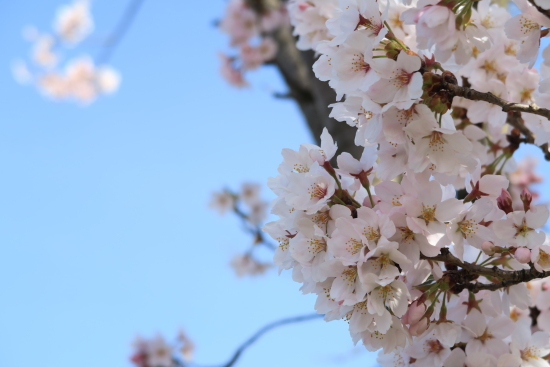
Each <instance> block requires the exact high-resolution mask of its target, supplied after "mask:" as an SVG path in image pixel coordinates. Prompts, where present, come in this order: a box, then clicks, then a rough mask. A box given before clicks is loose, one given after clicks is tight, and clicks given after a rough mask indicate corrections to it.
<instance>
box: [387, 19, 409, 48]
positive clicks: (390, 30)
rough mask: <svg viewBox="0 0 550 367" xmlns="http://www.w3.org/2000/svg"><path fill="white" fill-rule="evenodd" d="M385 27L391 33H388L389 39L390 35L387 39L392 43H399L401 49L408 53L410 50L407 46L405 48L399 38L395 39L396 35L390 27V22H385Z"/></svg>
mask: <svg viewBox="0 0 550 367" xmlns="http://www.w3.org/2000/svg"><path fill="white" fill-rule="evenodd" d="M384 25H385V26H386V28H388V31H389V32H388V34H389V37H388V34H386V37H387V38H388V39H391V40H392V41H395V42H397V44H398V45H399V46H401V48H403V50H405V51H407V50H408V49H409V48H408V47H407V46H405V45H404V44H403V43H401V41H400V40H398V39H397V37H395V35H394V33H393V31H392V29H391V27H390V25H389V24H388V22H386V21H384Z"/></svg>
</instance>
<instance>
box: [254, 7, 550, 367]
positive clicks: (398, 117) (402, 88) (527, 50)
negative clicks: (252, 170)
mask: <svg viewBox="0 0 550 367" xmlns="http://www.w3.org/2000/svg"><path fill="white" fill-rule="evenodd" d="M541 2H544V1H538V2H536V3H537V4H538V3H541ZM515 3H516V4H517V6H518V8H519V9H520V10H521V14H519V15H516V16H513V17H512V16H511V15H510V13H509V12H508V11H507V9H506V8H502V7H500V6H498V5H496V4H491V2H490V0H480V1H474V0H443V1H440V0H418V1H416V0H378V1H376V0H326V1H307V2H304V1H291V2H290V4H289V11H290V16H291V19H292V22H293V25H294V26H295V29H294V30H295V34H296V35H298V36H299V41H298V42H299V47H301V48H302V49H304V48H308V47H310V48H314V50H315V51H316V52H317V53H318V54H319V55H320V57H319V59H318V61H317V62H316V63H315V65H314V71H315V73H316V75H317V77H318V78H319V79H321V80H325V81H328V82H329V84H330V86H331V87H332V88H334V89H335V91H336V93H337V96H338V99H339V100H341V99H344V100H343V101H341V102H337V103H335V104H333V105H332V114H331V116H332V117H334V118H335V119H337V120H339V121H342V122H346V123H348V124H349V125H351V126H355V127H357V134H356V139H355V142H356V144H357V145H360V146H363V147H364V152H363V154H362V156H361V158H360V159H359V160H357V159H355V158H354V157H352V156H351V155H350V154H349V153H346V152H343V153H341V154H340V155H338V156H336V151H337V146H336V144H335V143H334V141H333V139H332V137H331V136H330V135H329V133H328V132H327V131H326V130H325V131H324V132H323V134H322V136H321V146H320V147H319V146H315V145H311V144H303V145H301V146H300V149H299V150H298V151H294V150H290V149H284V150H283V152H282V155H283V162H282V163H281V165H280V166H279V168H278V172H279V175H278V176H277V177H275V178H270V179H269V181H268V185H269V187H270V188H271V189H272V190H273V192H274V193H275V194H276V195H277V196H278V197H277V199H275V200H274V202H273V203H272V213H273V214H275V215H277V216H279V218H280V219H279V220H277V221H274V222H271V223H268V224H267V225H266V226H265V227H264V231H265V232H267V233H268V234H269V235H271V237H272V238H274V239H275V240H276V241H278V243H279V246H278V248H277V250H276V253H275V257H274V261H275V264H276V265H277V266H279V268H280V269H281V270H283V269H292V275H293V279H294V280H295V281H297V282H300V283H303V286H302V288H301V289H302V291H303V293H314V294H317V296H318V298H317V302H316V304H315V310H316V311H317V312H318V313H321V314H324V315H325V320H327V321H331V320H336V319H342V318H344V319H346V320H347V321H348V322H349V331H350V334H351V338H352V340H353V341H354V342H358V341H360V340H362V343H363V344H364V345H365V347H366V348H367V349H368V350H371V351H374V350H379V349H382V350H381V352H380V356H379V363H381V364H382V365H383V366H418V367H423V366H426V367H428V366H430V367H440V366H447V367H451V366H460V367H462V366H468V367H472V366H489V367H491V366H495V367H496V366H499V367H504V366H507V367H517V366H522V367H525V366H547V365H548V363H547V361H546V358H548V355H549V354H550V334H549V332H550V315H548V316H547V313H548V314H550V312H548V311H547V309H548V308H549V307H550V304H549V303H548V299H550V298H549V297H550V291H549V290H548V288H549V286H548V285H547V283H545V282H543V281H540V280H536V281H531V283H525V281H527V280H531V279H533V278H537V277H540V276H542V275H544V274H541V273H539V272H544V271H549V270H550V244H549V243H548V242H547V241H546V235H545V233H544V232H542V231H539V229H540V228H541V227H542V226H544V224H545V223H546V221H547V220H548V217H549V211H548V208H547V207H546V206H544V205H534V204H532V199H533V195H532V194H531V193H530V192H529V190H527V189H526V186H527V185H528V184H530V183H533V182H536V180H537V179H536V176H533V175H532V174H531V173H530V172H532V169H530V168H529V167H526V168H525V169H524V172H523V173H522V172H521V171H520V172H519V173H517V174H515V175H510V173H511V172H512V171H514V169H515V167H516V163H515V161H514V159H513V157H512V156H513V153H514V152H515V151H516V150H517V148H518V147H519V144H520V143H521V142H522V141H523V140H522V138H520V136H521V134H520V132H519V131H518V130H517V129H513V128H512V127H510V126H509V125H508V124H507V120H508V119H510V118H515V119H517V120H518V121H519V122H520V123H521V124H523V125H524V126H525V127H527V128H528V129H529V130H530V131H531V132H532V138H534V143H535V144H537V145H542V144H544V143H547V142H548V141H549V140H550V121H548V119H546V118H545V117H542V116H539V115H536V114H529V113H525V112H509V113H506V112H503V111H502V108H501V107H498V106H494V105H491V104H489V103H487V102H484V101H481V100H480V101H472V100H466V99H463V98H459V97H455V96H454V95H453V94H452V93H451V91H450V90H449V89H447V88H446V86H448V85H454V86H457V87H459V85H463V86H471V88H472V89H475V90H477V91H479V92H491V93H492V94H494V95H496V96H498V97H500V98H503V99H505V100H508V101H510V102H515V103H522V104H527V105H528V104H531V103H535V102H536V103H537V104H538V105H539V106H543V107H550V95H548V94H545V93H546V91H545V89H544V85H545V84H544V81H543V83H540V75H539V72H538V71H537V70H535V69H532V66H533V64H534V62H535V60H536V58H537V54H538V51H539V40H540V38H541V37H543V36H546V35H547V34H548V31H547V30H542V31H541V27H549V26H550V20H549V19H547V18H546V17H545V16H544V15H542V14H541V13H539V12H538V11H537V10H536V8H535V7H534V6H533V5H532V4H531V3H529V2H528V1H527V0H515ZM543 54H544V55H545V56H546V54H548V56H550V49H546V50H544V52H543ZM549 66H550V64H549ZM544 67H545V66H544V65H543V69H544ZM457 78H458V79H460V80H461V82H460V83H459V82H458V81H457ZM545 80H546V79H545ZM539 86H540V88H539ZM537 89H538V91H537ZM334 161H336V162H337V166H338V167H335V166H334V165H333V164H332V163H331V162H334ZM529 174H531V176H530V177H529ZM508 177H509V178H510V179H511V180H512V184H510V181H509V179H508ZM518 187H519V188H520V191H519V192H516V194H515V195H514V196H515V197H516V198H515V199H514V198H513V197H512V195H511V194H510V192H513V191H514V190H517V188H518ZM459 191H463V192H465V194H464V195H463V196H461V199H458V198H457V195H456V193H457V192H459ZM459 197H460V196H459ZM529 274H531V275H533V274H535V275H536V276H532V277H531V278H525V276H526V275H529ZM522 276H523V277H524V278H521V277H522ZM512 278H513V279H512ZM522 279H524V280H522ZM533 310H536V312H540V315H538V317H536V318H535V319H534V320H535V321H532V320H533V315H532V314H533V312H534V311H533ZM530 313H531V316H530Z"/></svg>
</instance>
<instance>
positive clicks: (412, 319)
mask: <svg viewBox="0 0 550 367" xmlns="http://www.w3.org/2000/svg"><path fill="white" fill-rule="evenodd" d="M425 313H426V305H425V304H424V303H420V304H418V301H414V302H413V303H411V304H410V305H409V308H408V309H407V312H406V313H405V314H404V315H403V317H402V318H401V322H402V323H403V324H409V325H414V324H416V323H418V322H419V321H420V319H421V318H422V316H424V314H425Z"/></svg>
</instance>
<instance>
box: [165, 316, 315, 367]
mask: <svg viewBox="0 0 550 367" xmlns="http://www.w3.org/2000/svg"><path fill="white" fill-rule="evenodd" d="M323 316H324V315H319V314H316V313H315V314H309V315H302V316H294V317H289V318H286V319H282V320H278V321H275V322H272V323H270V324H267V325H266V326H264V327H262V328H261V329H260V330H258V331H257V332H256V333H254V335H252V336H251V337H250V338H248V339H247V340H246V341H245V342H244V343H242V344H241V346H240V347H238V348H237V350H235V353H233V355H232V356H231V358H230V359H229V361H227V362H226V363H224V364H220V365H213V366H202V365H197V364H194V363H192V364H191V365H193V366H195V367H231V366H233V365H234V364H235V363H236V362H237V360H238V359H239V357H240V356H241V354H242V353H243V352H244V351H245V350H246V349H247V348H248V347H250V346H251V345H252V344H254V343H255V342H256V341H257V340H258V339H259V338H260V337H261V336H262V335H264V334H265V333H267V332H268V331H271V330H273V329H276V328H278V327H279V326H284V325H289V324H296V323H299V322H304V321H310V320H315V319H320V318H321V317H323ZM176 362H178V363H176V364H177V365H178V366H186V364H185V363H183V362H181V361H176Z"/></svg>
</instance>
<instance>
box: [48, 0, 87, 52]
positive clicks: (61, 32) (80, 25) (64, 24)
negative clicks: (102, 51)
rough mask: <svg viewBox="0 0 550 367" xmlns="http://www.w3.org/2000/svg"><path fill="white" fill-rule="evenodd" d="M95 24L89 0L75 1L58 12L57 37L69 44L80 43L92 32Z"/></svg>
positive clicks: (55, 27) (55, 24)
mask: <svg viewBox="0 0 550 367" xmlns="http://www.w3.org/2000/svg"><path fill="white" fill-rule="evenodd" d="M93 28H94V23H93V20H92V17H91V14H90V4H89V1H87V0H80V1H75V2H74V3H72V4H70V5H65V6H63V7H61V8H60V9H59V11H58V12H57V17H56V19H55V21H54V29H55V31H56V32H57V35H58V36H59V37H60V38H61V39H62V40H63V41H64V42H69V43H77V42H80V41H81V40H82V39H83V38H84V37H86V36H87V35H88V34H90V33H91V32H92V30H93Z"/></svg>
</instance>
